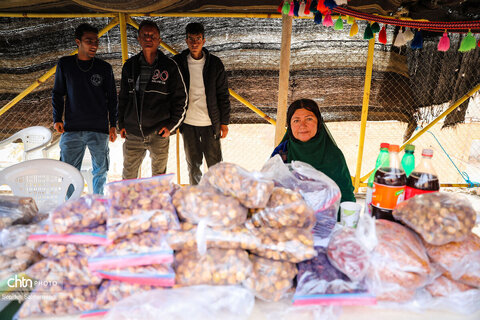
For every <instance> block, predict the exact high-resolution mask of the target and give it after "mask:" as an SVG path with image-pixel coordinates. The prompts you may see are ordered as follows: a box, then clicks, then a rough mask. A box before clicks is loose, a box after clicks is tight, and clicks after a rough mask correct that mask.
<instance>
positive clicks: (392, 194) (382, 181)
mask: <svg viewBox="0 0 480 320" xmlns="http://www.w3.org/2000/svg"><path fill="white" fill-rule="evenodd" d="M399 150H400V148H399V146H398V145H392V144H391V145H390V147H389V148H388V153H389V155H390V164H389V166H382V167H380V169H378V170H377V172H376V173H375V178H374V180H373V195H372V215H373V216H374V217H375V218H377V219H387V220H392V221H394V218H393V215H392V211H393V209H394V208H395V207H396V206H397V204H398V203H400V202H402V201H403V199H404V196H405V185H406V184H407V176H406V174H405V171H404V170H403V169H402V166H401V164H400V159H399V157H398V152H399Z"/></svg>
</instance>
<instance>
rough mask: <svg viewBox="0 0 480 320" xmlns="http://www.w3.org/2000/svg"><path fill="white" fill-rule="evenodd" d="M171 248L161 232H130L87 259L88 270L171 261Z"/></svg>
mask: <svg viewBox="0 0 480 320" xmlns="http://www.w3.org/2000/svg"><path fill="white" fill-rule="evenodd" d="M172 262H173V250H172V249H171V248H170V246H169V245H168V243H167V241H166V240H165V237H164V236H163V235H162V234H158V233H155V232H143V233H140V234H130V235H128V236H126V237H125V238H121V239H118V240H117V241H115V242H114V243H112V244H111V245H109V246H106V247H101V248H99V250H98V251H97V252H96V253H95V255H94V256H93V257H91V258H89V259H88V267H89V268H90V270H100V269H116V268H125V267H130V266H141V265H149V264H160V263H172Z"/></svg>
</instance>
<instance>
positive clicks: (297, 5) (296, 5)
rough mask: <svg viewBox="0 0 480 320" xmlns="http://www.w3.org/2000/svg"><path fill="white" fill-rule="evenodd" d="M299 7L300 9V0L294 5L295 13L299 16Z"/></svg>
mask: <svg viewBox="0 0 480 320" xmlns="http://www.w3.org/2000/svg"><path fill="white" fill-rule="evenodd" d="M298 9H300V1H295V4H294V7H293V15H294V16H295V17H298Z"/></svg>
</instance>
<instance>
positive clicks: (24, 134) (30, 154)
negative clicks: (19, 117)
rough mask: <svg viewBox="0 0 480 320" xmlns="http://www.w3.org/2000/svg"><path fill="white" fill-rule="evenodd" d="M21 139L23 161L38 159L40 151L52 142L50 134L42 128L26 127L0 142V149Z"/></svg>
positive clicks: (41, 155)
mask: <svg viewBox="0 0 480 320" xmlns="http://www.w3.org/2000/svg"><path fill="white" fill-rule="evenodd" d="M17 139H21V140H22V142H23V160H32V159H40V158H42V157H43V154H42V149H43V148H44V147H45V146H46V145H47V144H49V143H50V141H52V132H51V131H50V130H49V129H48V128H45V127H42V126H34V127H28V128H25V129H22V130H20V131H18V132H17V133H14V134H13V135H11V136H10V137H8V138H7V139H5V140H2V141H0V148H2V147H4V146H6V145H8V144H10V143H12V142H13V141H15V140H17Z"/></svg>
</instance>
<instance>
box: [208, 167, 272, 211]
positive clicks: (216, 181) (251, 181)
mask: <svg viewBox="0 0 480 320" xmlns="http://www.w3.org/2000/svg"><path fill="white" fill-rule="evenodd" d="M199 185H201V186H212V187H214V188H216V189H217V190H219V191H220V192H222V193H223V194H224V195H226V196H232V197H235V198H237V199H238V200H239V201H240V203H241V204H242V205H244V206H245V207H247V208H264V207H265V206H266V205H267V202H268V199H269V198H270V194H271V193H272V191H273V187H274V183H273V181H271V180H268V179H265V178H263V176H262V175H261V174H260V173H256V172H248V171H247V170H245V169H243V168H242V167H240V166H239V165H236V164H233V163H228V162H219V163H217V164H216V165H214V166H211V167H210V168H208V171H207V173H205V174H204V175H203V177H202V180H200V184H199Z"/></svg>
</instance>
